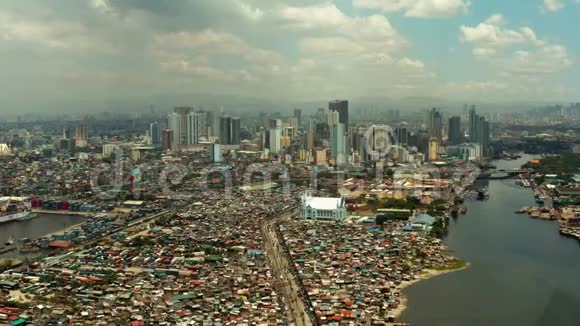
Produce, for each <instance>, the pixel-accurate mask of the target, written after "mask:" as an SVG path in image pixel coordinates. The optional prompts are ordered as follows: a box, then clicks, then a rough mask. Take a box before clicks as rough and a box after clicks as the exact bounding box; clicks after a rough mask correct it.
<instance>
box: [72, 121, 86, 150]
mask: <svg viewBox="0 0 580 326" xmlns="http://www.w3.org/2000/svg"><path fill="white" fill-rule="evenodd" d="M88 142H89V132H88V130H87V127H86V126H85V125H84V124H81V125H80V126H79V127H77V128H76V129H75V143H76V147H86V146H87V145H88Z"/></svg>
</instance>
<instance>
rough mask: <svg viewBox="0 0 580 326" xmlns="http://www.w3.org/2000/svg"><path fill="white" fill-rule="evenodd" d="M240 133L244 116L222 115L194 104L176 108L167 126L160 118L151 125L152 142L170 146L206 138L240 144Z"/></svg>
mask: <svg viewBox="0 0 580 326" xmlns="http://www.w3.org/2000/svg"><path fill="white" fill-rule="evenodd" d="M240 135H241V132H240V118H235V117H229V116H222V117H219V119H218V118H216V116H215V114H214V113H213V112H206V111H201V110H194V109H193V108H192V107H176V108H174V110H173V112H172V113H170V114H168V115H167V121H166V123H165V128H163V127H162V124H161V123H159V122H153V123H151V124H150V125H149V137H150V138H151V143H152V144H153V145H161V146H162V147H163V148H164V149H170V150H176V149H178V148H183V147H186V146H188V145H195V144H200V143H203V142H218V143H220V144H223V145H239V144H240Z"/></svg>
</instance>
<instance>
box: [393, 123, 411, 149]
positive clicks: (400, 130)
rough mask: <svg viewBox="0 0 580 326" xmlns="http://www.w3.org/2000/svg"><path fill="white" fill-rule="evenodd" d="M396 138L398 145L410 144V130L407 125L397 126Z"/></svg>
mask: <svg viewBox="0 0 580 326" xmlns="http://www.w3.org/2000/svg"><path fill="white" fill-rule="evenodd" d="M395 139H396V140H397V145H401V146H406V145H408V144H409V131H408V130H407V126H406V125H402V126H399V127H395Z"/></svg>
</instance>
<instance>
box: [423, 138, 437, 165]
mask: <svg viewBox="0 0 580 326" xmlns="http://www.w3.org/2000/svg"><path fill="white" fill-rule="evenodd" d="M428 153H429V156H428V157H426V158H425V160H429V161H435V160H437V154H438V153H439V140H437V137H431V138H430V139H429V151H428Z"/></svg>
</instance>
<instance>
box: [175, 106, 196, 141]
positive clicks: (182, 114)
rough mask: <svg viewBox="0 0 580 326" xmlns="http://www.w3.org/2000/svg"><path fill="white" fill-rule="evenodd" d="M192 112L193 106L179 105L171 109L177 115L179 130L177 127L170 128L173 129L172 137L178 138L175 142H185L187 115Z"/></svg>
mask: <svg viewBox="0 0 580 326" xmlns="http://www.w3.org/2000/svg"><path fill="white" fill-rule="evenodd" d="M192 112H193V108H192V107H190V106H179V107H175V108H174V109H173V113H175V114H177V115H179V118H180V120H179V122H180V126H179V132H178V130H177V129H172V128H170V129H172V130H173V131H174V137H175V138H176V139H178V142H177V144H187V116H188V115H189V114H190V113H192Z"/></svg>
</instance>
